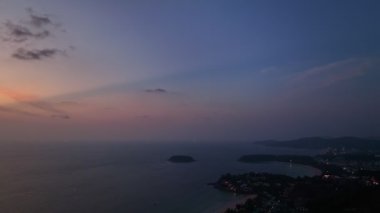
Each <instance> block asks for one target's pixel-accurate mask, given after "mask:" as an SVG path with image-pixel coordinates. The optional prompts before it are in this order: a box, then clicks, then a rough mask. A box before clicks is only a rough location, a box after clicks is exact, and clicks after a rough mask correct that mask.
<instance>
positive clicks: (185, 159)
mask: <svg viewBox="0 0 380 213" xmlns="http://www.w3.org/2000/svg"><path fill="white" fill-rule="evenodd" d="M168 161H170V162H172V163H191V162H194V161H195V160H194V158H193V157H191V156H188V155H173V156H171V157H170V158H169V159H168Z"/></svg>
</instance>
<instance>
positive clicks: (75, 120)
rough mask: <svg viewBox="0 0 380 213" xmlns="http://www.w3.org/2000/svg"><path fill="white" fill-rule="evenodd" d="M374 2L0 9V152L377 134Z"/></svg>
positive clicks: (108, 3) (55, 4) (11, 3)
mask: <svg viewBox="0 0 380 213" xmlns="http://www.w3.org/2000/svg"><path fill="white" fill-rule="evenodd" d="M378 11H380V2H379V1H377V0H360V1H359V0H320V1H305V0H286V1H274V0H265V1H264V0H251V1H248V0H236V1H232V0H218V1H213V0H209V1H204V0H202V1H201V0H192V1H187V0H184V1H177V0H160V1H157V0H151V1H148V0H80V1H78V0H65V1H63V0H0V24H1V25H0V48H1V51H0V141H81V140H84V141H111V140H115V141H116V140H117V141H180V140H181V141H251V140H262V139H290V138H298V137H308V136H326V137H337V136H362V137H374V136H379V133H380V110H379V109H380V70H379V69H380V24H379V21H380V13H379V12H378Z"/></svg>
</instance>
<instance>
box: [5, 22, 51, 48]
mask: <svg viewBox="0 0 380 213" xmlns="http://www.w3.org/2000/svg"><path fill="white" fill-rule="evenodd" d="M4 25H5V28H6V30H7V35H6V36H5V38H4V39H3V40H4V41H10V42H17V43H21V42H24V41H27V40H28V39H31V38H32V39H44V38H47V37H49V36H51V35H52V33H51V32H50V31H49V30H42V31H38V32H32V30H31V29H30V28H28V27H26V26H22V25H20V24H14V23H13V22H11V21H7V22H6V23H5V24H4Z"/></svg>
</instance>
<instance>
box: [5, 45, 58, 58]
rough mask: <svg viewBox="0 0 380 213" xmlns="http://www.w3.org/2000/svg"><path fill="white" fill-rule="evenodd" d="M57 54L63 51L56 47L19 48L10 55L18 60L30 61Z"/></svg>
mask: <svg viewBox="0 0 380 213" xmlns="http://www.w3.org/2000/svg"><path fill="white" fill-rule="evenodd" d="M57 54H64V51H62V50H58V49H40V50H25V49H23V48H19V49H17V50H16V52H15V53H13V54H12V57H13V58H16V59H19V60H28V61H30V60H42V59H46V58H52V57H54V56H55V55H57Z"/></svg>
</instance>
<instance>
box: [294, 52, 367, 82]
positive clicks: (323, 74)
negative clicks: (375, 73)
mask: <svg viewBox="0 0 380 213" xmlns="http://www.w3.org/2000/svg"><path fill="white" fill-rule="evenodd" d="M372 65H373V62H372V61H371V60H368V59H347V60H343V61H337V62H334V63H330V64H326V65H322V66H317V67H314V68H311V69H308V70H306V71H304V72H302V73H300V74H298V75H297V76H296V77H295V78H294V79H293V80H292V84H295V85H304V86H307V87H318V88H324V87H328V86H331V85H334V84H337V83H339V82H342V81H346V80H350V79H353V78H356V77H360V76H362V75H365V73H366V72H368V70H369V68H370V67H371V66H372Z"/></svg>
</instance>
